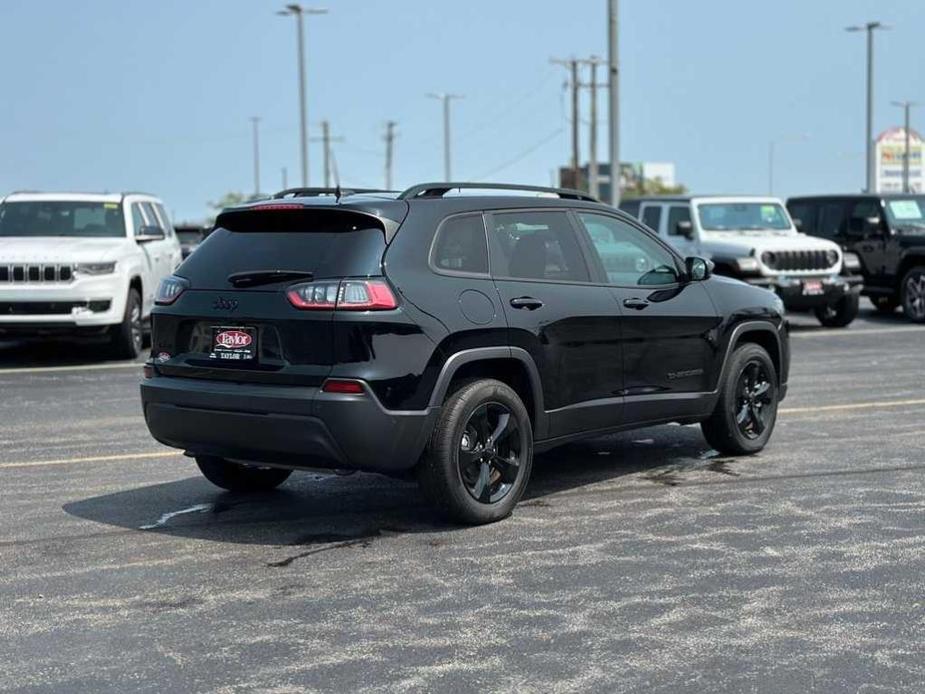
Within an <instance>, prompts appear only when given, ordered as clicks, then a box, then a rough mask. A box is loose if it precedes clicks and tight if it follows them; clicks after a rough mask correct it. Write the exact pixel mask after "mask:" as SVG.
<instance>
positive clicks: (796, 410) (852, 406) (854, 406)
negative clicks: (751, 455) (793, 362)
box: [779, 399, 925, 414]
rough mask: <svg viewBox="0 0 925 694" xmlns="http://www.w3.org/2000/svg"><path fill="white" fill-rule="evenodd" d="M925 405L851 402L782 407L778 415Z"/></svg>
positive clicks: (888, 401)
mask: <svg viewBox="0 0 925 694" xmlns="http://www.w3.org/2000/svg"><path fill="white" fill-rule="evenodd" d="M912 405H925V399H922V400H882V401H880V402H853V403H847V404H844V405H821V406H817V407H782V408H781V409H780V410H779V412H780V414H803V413H807V412H842V411H844V410H866V409H873V408H877V407H909V406H912Z"/></svg>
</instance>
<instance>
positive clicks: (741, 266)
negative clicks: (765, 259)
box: [736, 257, 761, 275]
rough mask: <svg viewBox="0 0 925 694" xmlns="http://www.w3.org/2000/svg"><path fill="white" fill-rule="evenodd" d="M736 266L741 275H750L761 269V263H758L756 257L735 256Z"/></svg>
mask: <svg viewBox="0 0 925 694" xmlns="http://www.w3.org/2000/svg"><path fill="white" fill-rule="evenodd" d="M736 268H737V269H738V270H739V272H741V273H742V274H743V275H750V274H753V273H756V272H758V271H759V270H760V269H761V265H759V264H758V259H757V258H752V257H748V258H736Z"/></svg>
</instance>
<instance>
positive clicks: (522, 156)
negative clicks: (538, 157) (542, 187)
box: [475, 126, 565, 180]
mask: <svg viewBox="0 0 925 694" xmlns="http://www.w3.org/2000/svg"><path fill="white" fill-rule="evenodd" d="M564 130H565V129H564V128H562V127H561V126H560V127H558V128H556V130H555V131H554V132H551V133H550V134H549V135H547V136H546V137H544V138H543V139H542V140H540V141H539V142H537V143H535V144H533V145H531V146H530V147H528V148H527V149H525V150H524V151H522V152H521V153H520V154H518V155H517V156H516V157H513V158H511V159H508V160H507V161H506V162H504V163H503V164H499V165H498V166H496V167H495V168H494V169H492V170H491V171H489V172H487V173H484V174H482V175H480V176H476V177H475V178H476V180H479V179H483V178H491V177H492V176H494V175H495V174H496V173H500V172H502V171H504V170H505V169H507V168H509V167H511V166H514V164H518V163H520V162H521V161H523V160H524V159H526V158H527V157H529V156H530V155H531V154H533V153H534V152H535V151H536V150H538V149H539V148H540V147H542V146H543V145H545V144H547V143H549V142H551V141H552V140H554V139H555V138H557V137H558V136H559V135H561V134H562V132H563V131H564Z"/></svg>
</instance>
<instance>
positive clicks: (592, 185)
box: [581, 55, 604, 198]
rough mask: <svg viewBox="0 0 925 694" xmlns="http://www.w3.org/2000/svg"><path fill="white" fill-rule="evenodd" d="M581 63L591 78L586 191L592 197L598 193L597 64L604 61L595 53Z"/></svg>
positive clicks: (589, 86) (589, 85) (589, 84)
mask: <svg viewBox="0 0 925 694" xmlns="http://www.w3.org/2000/svg"><path fill="white" fill-rule="evenodd" d="M581 63H582V64H584V65H587V66H588V67H590V68H591V80H590V82H589V83H588V85H587V86H588V88H589V89H590V90H591V125H590V128H591V135H590V138H589V140H590V142H589V148H590V152H589V154H588V192H589V193H590V194H591V195H592V197H595V198H596V197H597V196H598V195H599V194H600V186H599V182H598V166H597V88H598V86H599V85H598V83H597V66H598V65H603V64H604V61H603V60H601V59H600V58H599V57H597V56H596V55H592V56H591V57H590V58H588V59H587V60H582V61H581Z"/></svg>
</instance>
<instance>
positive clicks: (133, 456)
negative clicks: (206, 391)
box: [0, 451, 180, 469]
mask: <svg viewBox="0 0 925 694" xmlns="http://www.w3.org/2000/svg"><path fill="white" fill-rule="evenodd" d="M177 455H180V452H179V451H157V452H152V453H123V454H122V455H96V456H91V457H89V458H60V459H58V460H32V461H23V462H18V463H0V469H3V468H8V467H46V466H49V465H72V464H75V463H114V462H117V461H120V460H150V459H154V458H172V457H174V456H177Z"/></svg>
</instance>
